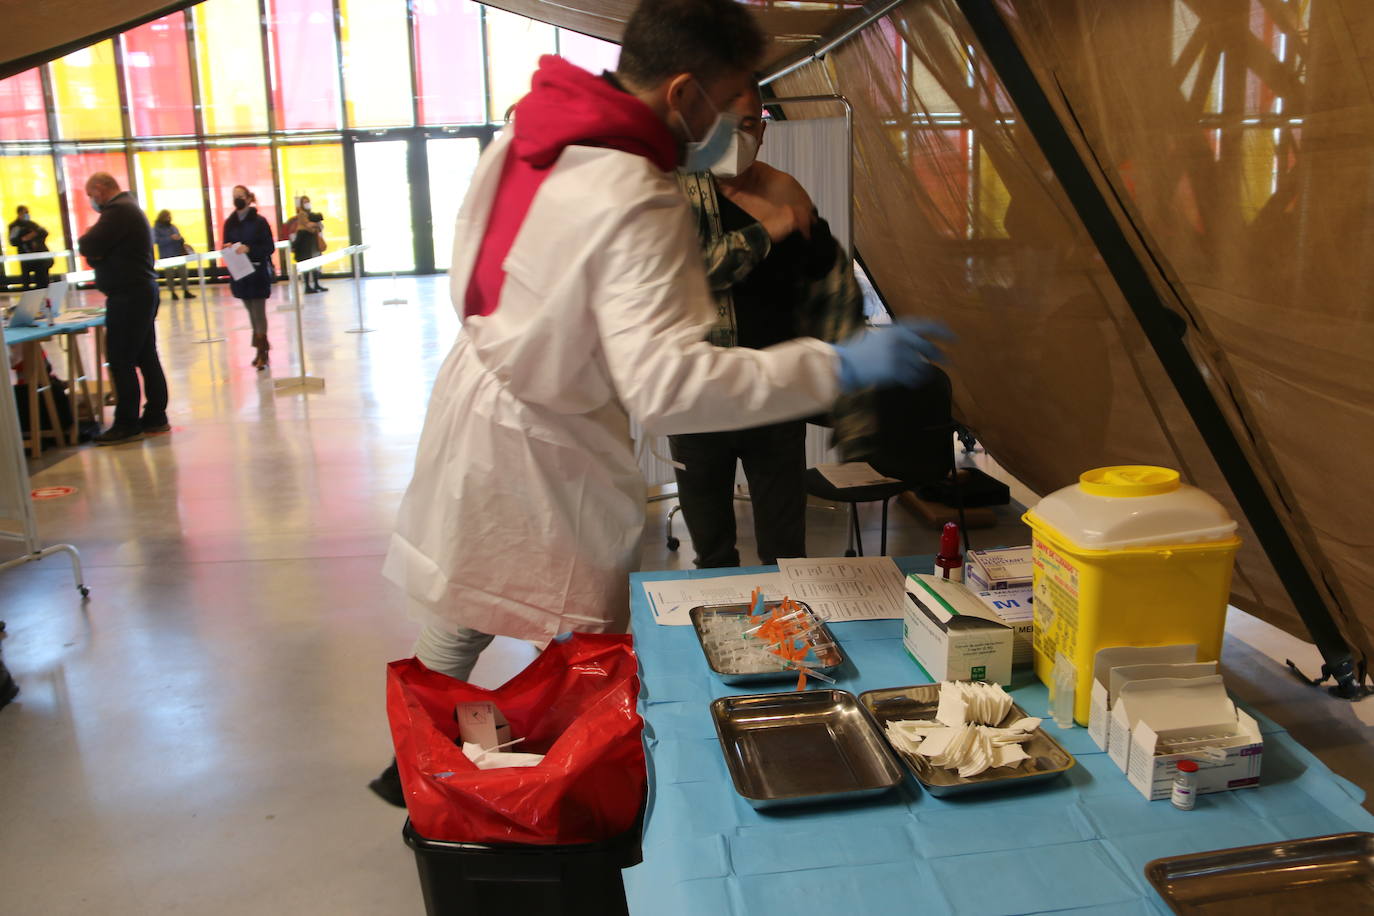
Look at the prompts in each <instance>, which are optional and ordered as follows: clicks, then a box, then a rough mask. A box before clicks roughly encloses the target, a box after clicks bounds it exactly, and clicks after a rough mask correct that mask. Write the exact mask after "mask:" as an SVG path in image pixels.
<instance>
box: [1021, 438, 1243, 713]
mask: <svg viewBox="0 0 1374 916" xmlns="http://www.w3.org/2000/svg"><path fill="white" fill-rule="evenodd" d="M1024 520H1025V522H1026V524H1028V525H1030V527H1031V531H1032V533H1033V535H1034V541H1033V547H1032V559H1033V561H1034V572H1033V575H1034V588H1035V673H1036V674H1038V675H1039V676H1040V680H1042V681H1044V682H1045V683H1046V684H1047V685H1050V686H1051V688H1053V685H1054V665H1055V659H1056V657H1057V656H1059V655H1061V654H1062V655H1063V656H1064V658H1066V659H1067V660H1068V661H1069V662H1070V663H1072V664H1073V666H1074V668H1075V669H1076V671H1075V675H1076V681H1075V683H1076V684H1077V687H1076V690H1075V694H1074V718H1075V719H1076V720H1077V721H1078V722H1079V724H1081V725H1086V724H1087V722H1088V708H1089V705H1090V695H1091V693H1092V680H1093V658H1094V656H1095V655H1096V654H1097V651H1098V650H1099V649H1106V648H1111V647H1114V646H1168V645H1178V644H1186V643H1196V644H1197V647H1198V661H1213V660H1216V659H1218V658H1220V657H1221V640H1222V631H1223V629H1224V628H1225V626H1226V605H1227V601H1228V599H1229V597H1230V593H1231V569H1232V566H1233V564H1234V561H1235V556H1236V550H1237V548H1239V547H1240V538H1238V537H1236V523H1235V522H1234V521H1232V520H1231V518H1230V516H1229V515H1228V514H1227V512H1226V509H1225V508H1224V507H1223V506H1222V505H1221V503H1219V502H1217V501H1216V500H1215V499H1213V498H1212V497H1211V496H1208V495H1207V494H1206V493H1204V492H1202V491H1201V490H1199V489H1197V488H1196V487H1190V486H1188V485H1186V484H1184V483H1182V482H1181V481H1180V480H1179V474H1178V472H1177V471H1173V470H1170V469H1169V468H1157V467H1149V466H1144V465H1127V466H1122V467H1110V468H1097V469H1096V470H1092V471H1087V472H1085V473H1084V474H1083V475H1082V476H1080V477H1079V479H1078V483H1077V484H1075V485H1073V486H1069V487H1065V488H1064V489H1062V490H1058V491H1056V492H1054V493H1051V494H1050V495H1049V496H1046V497H1045V498H1044V499H1042V500H1040V502H1039V503H1038V504H1037V505H1036V506H1035V508H1033V509H1031V510H1030V511H1029V512H1027V513H1026V514H1025V516H1024Z"/></svg>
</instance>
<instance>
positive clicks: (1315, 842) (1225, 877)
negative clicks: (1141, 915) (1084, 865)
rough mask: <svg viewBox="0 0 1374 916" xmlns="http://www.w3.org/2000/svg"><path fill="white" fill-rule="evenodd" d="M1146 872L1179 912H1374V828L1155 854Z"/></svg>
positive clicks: (1218, 915) (1284, 915)
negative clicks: (1180, 853) (1162, 856)
mask: <svg viewBox="0 0 1374 916" xmlns="http://www.w3.org/2000/svg"><path fill="white" fill-rule="evenodd" d="M1145 877H1146V878H1148V879H1149V881H1150V883H1151V884H1152V885H1154V888H1155V890H1157V891H1159V896H1161V897H1163V898H1164V902H1165V903H1167V904H1169V906H1170V908H1171V909H1173V911H1174V912H1175V913H1188V914H1194V913H1197V914H1206V916H1225V914H1231V913H1236V914H1241V913H1243V914H1245V916H1269V914H1274V916H1280V914H1281V916H1291V914H1297V913H1340V914H1341V916H1355V914H1361V913H1363V914H1370V913H1374V833H1337V834H1332V835H1331V836H1317V837H1312V838H1311V839H1307V840H1288V841H1285V842H1283V843H1264V844H1262V845H1259V846H1240V847H1237V848H1235V849H1218V850H1216V851H1214V852H1199V853H1196V854H1194V855H1190V856H1174V857H1172V858H1168V859H1155V860H1154V861H1153V862H1151V863H1150V864H1149V865H1146V866H1145Z"/></svg>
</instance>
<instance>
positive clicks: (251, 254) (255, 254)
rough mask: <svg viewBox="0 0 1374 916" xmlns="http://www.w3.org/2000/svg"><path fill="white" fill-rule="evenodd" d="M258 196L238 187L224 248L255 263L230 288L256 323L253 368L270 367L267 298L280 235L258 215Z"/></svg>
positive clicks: (235, 190) (225, 228) (270, 291)
mask: <svg viewBox="0 0 1374 916" xmlns="http://www.w3.org/2000/svg"><path fill="white" fill-rule="evenodd" d="M256 201H257V198H256V197H255V196H254V195H253V192H252V191H250V190H248V189H247V188H245V187H244V186H243V185H241V184H240V185H235V186H234V212H233V213H231V214H229V218H228V219H226V220H225V221H224V233H223V239H224V245H223V247H224V248H229V247H230V246H233V247H234V249H235V250H236V251H238V253H239V254H245V255H247V256H248V260H250V261H252V262H253V272H252V273H250V274H248V275H247V276H244V277H240V278H239V279H237V280H231V281H230V283H229V291H230V292H232V293H233V294H234V295H235V296H236V297H238V298H239V299H242V300H243V307H244V308H246V309H248V320H249V321H250V322H251V323H252V325H253V348H254V349H255V350H257V356H255V357H254V358H253V367H254V368H255V369H258V370H259V371H261V370H263V369H266V368H267V351H268V350H270V349H272V345H271V344H270V343H268V341H267V298H268V297H269V296H271V295H272V255H273V254H275V253H276V250H277V244H276V238H275V237H274V236H273V234H272V227H271V226H270V225H269V224H268V222H267V220H266V219H264V218H263V217H261V216H259V215H258V208H257V207H255V206H253V204H254V203H255V202H256Z"/></svg>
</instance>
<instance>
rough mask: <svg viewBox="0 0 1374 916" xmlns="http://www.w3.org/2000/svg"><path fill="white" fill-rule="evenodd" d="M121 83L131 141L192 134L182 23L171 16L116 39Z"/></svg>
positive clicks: (192, 106) (193, 119) (193, 116)
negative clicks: (121, 51)
mask: <svg viewBox="0 0 1374 916" xmlns="http://www.w3.org/2000/svg"><path fill="white" fill-rule="evenodd" d="M121 40H122V41H123V42H124V55H123V56H124V81H125V84H126V85H127V86H128V90H129V116H130V118H131V120H132V122H133V128H134V135H135V136H138V137H168V136H173V135H176V134H193V133H195V132H196V113H195V102H194V100H193V99H192V97H191V61H190V58H189V57H188V56H187V51H186V18H185V14H184V13H179V12H178V13H172V14H171V15H170V16H164V17H162V18H161V19H155V20H153V21H152V22H148V23H144V24H143V25H141V26H139V27H138V28H136V29H130V30H129V31H127V32H125V33H124V34H123V36H121Z"/></svg>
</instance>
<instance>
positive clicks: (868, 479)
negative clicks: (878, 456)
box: [816, 461, 900, 490]
mask: <svg viewBox="0 0 1374 916" xmlns="http://www.w3.org/2000/svg"><path fill="white" fill-rule="evenodd" d="M816 470H818V471H820V472H821V475H822V476H823V477H825V479H826V480H828V481H830V484H831V486H833V487H835V488H836V489H837V490H847V489H849V488H850V487H872V486H876V485H878V484H880V483H900V481H898V480H897V478H895V477H884V476H883V475H882V474H879V473H878V472H877V471H875V470H874V469H873V465H871V464H869V463H867V462H865V461H849V462H846V463H845V464H818V465H816Z"/></svg>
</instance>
